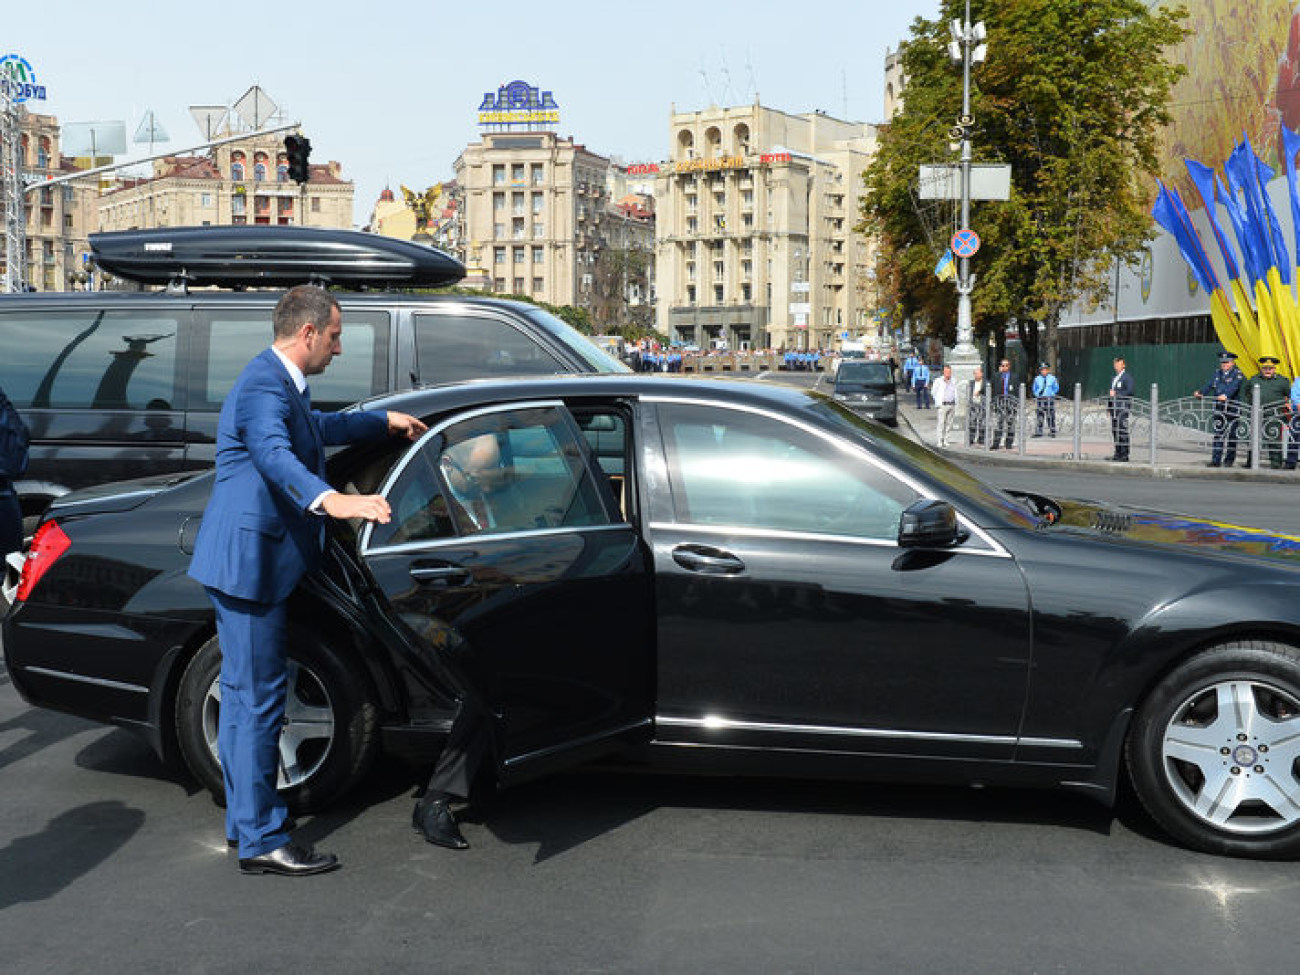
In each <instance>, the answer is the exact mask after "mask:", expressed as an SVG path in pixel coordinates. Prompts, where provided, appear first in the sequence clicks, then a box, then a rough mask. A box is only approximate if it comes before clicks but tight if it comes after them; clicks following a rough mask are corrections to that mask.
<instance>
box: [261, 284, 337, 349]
mask: <svg viewBox="0 0 1300 975" xmlns="http://www.w3.org/2000/svg"><path fill="white" fill-rule="evenodd" d="M338 306H339V303H338V301H337V300H336V299H335V297H334V296H333V295H332V294H330V293H329V292H328V291H326V290H325V289H324V288H322V287H320V286H319V285H315V284H300V285H298V286H297V287H294V288H290V289H289V290H288V291H287V292H285V295H284V297H283V298H281V299H280V301H279V303H278V304H276V306H275V311H274V312H273V313H272V315H271V323H272V324H273V325H274V327H275V337H276V338H277V339H287V338H291V337H292V336H293V335H294V334H296V333H297V331H298V329H300V328H302V326H303V325H305V324H306V323H307V322H311V323H312V324H313V325H315V326H316V327H317V328H318V329H324V328H325V326H326V325H328V324H329V323H330V318H331V316H332V315H333V314H334V309H335V308H337V307H338Z"/></svg>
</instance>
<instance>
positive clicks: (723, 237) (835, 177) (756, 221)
mask: <svg viewBox="0 0 1300 975" xmlns="http://www.w3.org/2000/svg"><path fill="white" fill-rule="evenodd" d="M670 140H671V141H670V146H671V149H670V152H671V155H670V157H669V159H668V161H667V162H665V163H662V164H653V166H652V167H651V168H654V169H657V174H656V176H657V178H656V184H655V200H656V258H657V259H656V268H655V273H656V279H657V280H656V290H657V295H656V307H657V314H656V319H657V329H658V331H660V332H662V333H664V334H666V335H667V336H668V337H669V339H670V340H672V341H676V342H684V343H691V344H696V345H698V346H700V347H701V348H709V347H725V348H730V349H733V350H734V349H744V348H764V347H770V348H786V349H806V348H829V347H831V346H832V345H833V344H835V343H836V342H837V341H840V340H842V338H843V337H844V334H845V333H846V332H847V333H850V334H852V335H855V336H856V335H858V334H861V333H862V332H864V331H865V330H866V329H867V328H868V327H874V325H873V322H872V316H873V315H874V313H875V310H876V308H875V303H874V296H873V295H872V293H871V285H870V282H871V280H872V279H871V276H870V271H871V267H870V265H871V263H872V260H871V254H870V253H869V248H868V243H867V241H866V240H865V239H864V238H863V237H862V235H860V234H857V233H854V231H853V227H854V225H855V224H856V223H857V220H858V212H859V201H860V199H861V196H862V194H863V184H862V179H861V173H862V171H863V170H864V169H866V167H867V164H868V162H869V161H870V157H871V154H872V153H873V152H874V150H875V141H876V130H875V127H874V126H871V125H866V124H863V123H857V122H846V121H842V120H840V119H835V118H832V117H830V116H829V115H826V114H824V113H821V112H813V113H808V114H804V115H790V114H787V113H785V112H781V111H778V110H776V109H771V108H766V107H764V106H762V105H761V104H759V103H757V102H755V103H754V104H752V105H743V106H733V107H727V108H717V107H713V108H709V109H708V110H706V111H700V112H688V113H674V114H673V115H672V117H671V122H670Z"/></svg>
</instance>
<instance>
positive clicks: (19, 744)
mask: <svg viewBox="0 0 1300 975" xmlns="http://www.w3.org/2000/svg"><path fill="white" fill-rule="evenodd" d="M4 698H12V699H13V704H12V708H11V707H10V706H9V703H8V702H7V701H5V700H4ZM0 708H2V710H0V713H4V712H5V711H10V710H13V711H14V712H16V713H14V714H13V716H12V717H9V718H4V719H2V720H0V736H5V735H6V734H7V733H10V732H19V733H20V734H19V735H18V737H16V738H15V739H14V741H13V742H11V743H10V744H9V745H6V746H5V747H3V748H0V769H3V768H5V767H6V766H9V765H13V764H14V763H15V762H21V761H22V760H23V759H24V758H27V757H29V756H31V755H35V754H36V753H37V752H39V751H42V750H43V749H46V748H49V747H50V746H51V745H55V744H58V743H59V742H61V741H63V740H64V739H66V738H71V737H72V736H73V735H78V734H80V733H81V732H83V731H86V730H87V729H90V728H98V727H102V725H97V724H95V723H94V722H92V721H83V720H82V719H80V718H74V717H71V716H69V715H66V714H57V713H55V712H53V711H44V710H41V709H40V708H33V707H29V706H28V705H26V704H25V703H23V702H22V701H21V700H20V699H19V698H18V692H17V691H16V690H14V689H13V684H12V682H11V681H10V680H9V672H8V671H7V670H5V668H4V664H3V658H0ZM21 732H26V734H21Z"/></svg>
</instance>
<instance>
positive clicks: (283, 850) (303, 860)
mask: <svg viewBox="0 0 1300 975" xmlns="http://www.w3.org/2000/svg"><path fill="white" fill-rule="evenodd" d="M338 865H339V858H338V857H336V856H335V855H334V854H332V853H317V852H316V851H315V850H313V849H311V847H302V846H297V845H295V844H293V843H286V844H284V846H282V847H280V848H279V849H278V850H272V851H271V852H270V853H263V854H262V855H261V856H255V857H248V858H247V859H245V858H242V857H241V858H240V860H239V872H240V873H249V874H255V873H275V874H279V875H280V876H282V877H309V876H311V875H312V874H314V873H325V872H326V871H329V870H333V869H334V868H336V867H337V866H338Z"/></svg>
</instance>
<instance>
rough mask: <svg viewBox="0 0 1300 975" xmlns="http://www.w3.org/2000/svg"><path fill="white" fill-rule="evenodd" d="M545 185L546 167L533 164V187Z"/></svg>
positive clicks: (541, 164)
mask: <svg viewBox="0 0 1300 975" xmlns="http://www.w3.org/2000/svg"><path fill="white" fill-rule="evenodd" d="M545 183H546V166H545V165H544V164H543V163H533V185H534V186H542V185H544V184H545Z"/></svg>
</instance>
